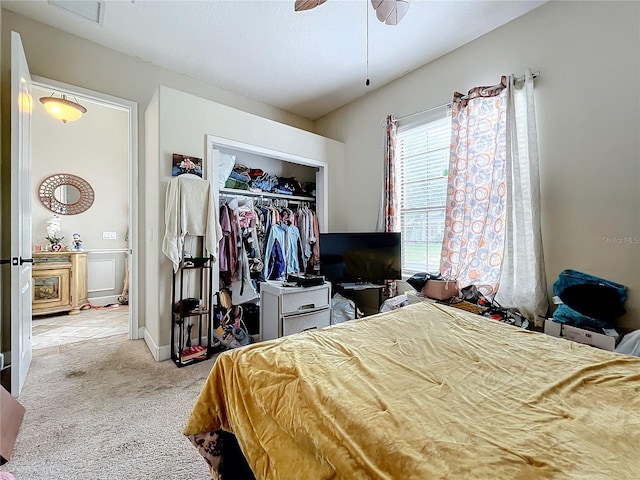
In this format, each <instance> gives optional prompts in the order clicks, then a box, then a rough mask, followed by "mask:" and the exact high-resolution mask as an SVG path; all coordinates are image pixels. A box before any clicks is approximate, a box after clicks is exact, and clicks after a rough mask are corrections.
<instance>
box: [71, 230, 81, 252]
mask: <svg viewBox="0 0 640 480" xmlns="http://www.w3.org/2000/svg"><path fill="white" fill-rule="evenodd" d="M71 243H72V244H73V251H74V252H80V251H82V239H81V238H80V234H79V233H77V232H76V233H74V234H73V241H72V242H71Z"/></svg>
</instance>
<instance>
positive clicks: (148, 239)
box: [143, 86, 344, 359]
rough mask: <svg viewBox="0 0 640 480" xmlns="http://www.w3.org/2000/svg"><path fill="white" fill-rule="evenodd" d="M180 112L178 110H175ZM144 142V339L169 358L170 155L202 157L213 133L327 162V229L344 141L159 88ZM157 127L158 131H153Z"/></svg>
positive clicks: (335, 207) (334, 209)
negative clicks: (166, 250) (166, 249)
mask: <svg viewBox="0 0 640 480" xmlns="http://www.w3.org/2000/svg"><path fill="white" fill-rule="evenodd" d="M176 112H180V115H176ZM146 113H147V114H146V116H145V119H146V125H147V128H146V135H147V138H146V141H147V142H148V147H149V148H148V150H147V156H146V159H145V165H144V171H145V175H146V184H145V195H146V207H147V208H146V209H145V211H144V217H145V227H146V231H145V234H144V237H143V241H144V243H145V244H146V260H145V262H146V266H145V268H146V269H147V271H146V277H147V285H146V287H147V291H148V292H149V296H148V303H147V310H146V315H145V316H146V319H147V321H146V327H147V332H148V334H149V335H150V336H151V338H148V336H147V335H145V339H146V340H147V342H148V343H149V344H150V348H151V350H152V353H154V356H156V358H161V359H163V358H168V344H169V341H170V338H169V337H170V318H171V280H172V274H171V272H172V269H171V263H170V262H169V260H168V259H167V258H166V257H165V256H164V254H163V253H162V248H161V247H162V238H163V235H164V204H165V192H166V188H167V185H168V182H169V180H170V179H171V157H172V154H173V153H182V154H185V155H192V156H194V157H199V158H203V159H205V158H206V150H205V149H206V136H207V135H214V136H216V137H222V138H225V139H228V140H232V141H235V142H241V143H243V144H248V145H255V146H259V147H262V148H264V149H268V150H273V151H277V152H284V153H287V154H290V155H294V156H297V157H302V158H306V159H311V160H317V161H321V162H326V163H327V165H328V166H327V170H328V175H329V179H328V188H329V212H330V214H329V215H330V220H329V228H330V229H335V228H336V226H335V222H334V221H333V220H332V219H331V217H335V218H340V212H341V211H342V208H341V206H340V204H339V203H337V202H334V199H335V198H337V197H336V195H337V192H338V191H339V186H340V185H341V183H342V182H341V178H342V177H343V175H342V172H343V165H344V152H343V147H344V146H343V144H342V143H341V142H336V141H334V140H330V139H327V138H323V137H321V136H319V135H315V134H313V133H309V132H306V131H304V130H300V129H298V128H294V127H291V126H288V125H284V124H282V123H278V122H274V121H272V120H269V119H265V118H262V117H259V116H256V115H252V114H249V113H246V112H242V111H240V110H237V109H235V108H231V107H229V106H226V105H221V104H219V103H216V102H212V101H209V100H205V99H202V98H199V97H197V96H194V95H189V94H187V93H184V92H180V91H178V90H175V89H172V88H168V87H164V86H162V87H160V89H159V92H158V94H157V96H156V97H154V101H153V102H151V103H150V105H149V108H148V109H147V112H146ZM156 129H157V131H156ZM154 142H157V144H158V149H157V150H156V148H155V145H154Z"/></svg>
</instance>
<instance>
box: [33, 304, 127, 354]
mask: <svg viewBox="0 0 640 480" xmlns="http://www.w3.org/2000/svg"><path fill="white" fill-rule="evenodd" d="M128 332H129V306H128V305H118V304H116V305H115V306H114V307H102V308H90V309H87V310H82V311H80V313H79V314H77V315H56V316H53V315H52V316H41V317H33V339H32V345H33V348H34V349H38V348H46V347H53V346H56V345H63V344H67V343H75V342H82V341H85V340H89V339H92V338H102V337H110V336H112V335H121V334H127V333H128Z"/></svg>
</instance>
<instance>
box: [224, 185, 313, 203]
mask: <svg viewBox="0 0 640 480" xmlns="http://www.w3.org/2000/svg"><path fill="white" fill-rule="evenodd" d="M220 194H221V195H243V196H246V197H262V198H277V199H279V200H290V201H291V200H292V201H295V202H310V203H311V202H313V203H315V201H316V197H303V196H300V195H283V194H281V193H271V192H252V191H251V190H238V189H235V188H221V189H220Z"/></svg>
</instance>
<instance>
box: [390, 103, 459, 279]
mask: <svg viewBox="0 0 640 480" xmlns="http://www.w3.org/2000/svg"><path fill="white" fill-rule="evenodd" d="M450 143H451V109H450V108H449V107H442V108H438V109H436V110H434V111H430V112H428V114H427V115H421V117H420V119H419V120H415V119H412V121H411V122H403V121H402V120H400V121H399V122H398V134H397V144H396V181H397V184H398V187H399V188H398V189H397V191H398V205H399V219H400V231H401V232H402V274H403V276H405V277H410V276H411V275H413V274H414V273H417V272H437V271H439V270H440V250H441V248H442V237H443V235H444V218H445V203H446V198H447V176H448V168H449V148H450Z"/></svg>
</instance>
